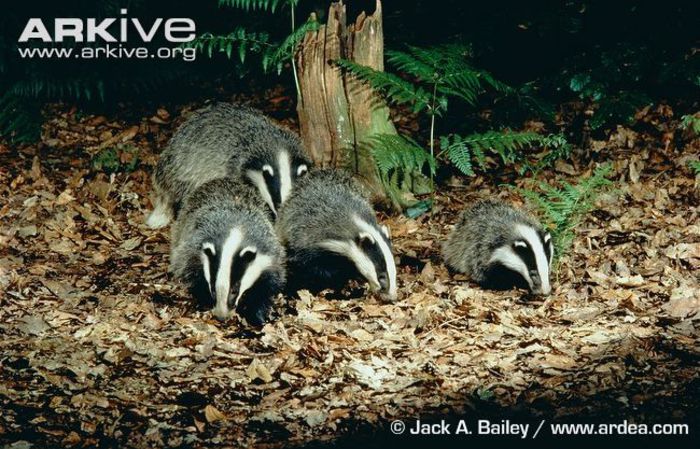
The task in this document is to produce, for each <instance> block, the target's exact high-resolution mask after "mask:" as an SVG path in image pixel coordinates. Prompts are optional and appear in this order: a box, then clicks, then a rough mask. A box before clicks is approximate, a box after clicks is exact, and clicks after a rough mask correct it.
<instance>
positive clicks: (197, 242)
mask: <svg viewBox="0 0 700 449" xmlns="http://www.w3.org/2000/svg"><path fill="white" fill-rule="evenodd" d="M263 207H265V205H264V203H262V200H260V197H259V196H258V195H257V192H256V191H255V190H254V188H252V187H250V186H248V185H245V184H243V183H241V182H240V181H236V180H233V179H230V178H220V179H215V180H212V181H209V182H207V183H206V184H204V185H202V186H200V187H199V188H198V189H197V190H195V191H194V192H193V193H192V194H191V195H190V196H188V197H187V199H186V200H185V203H184V205H183V207H182V210H181V211H180V216H179V217H178V220H177V221H176V222H175V225H174V226H173V229H172V248H171V253H170V263H171V266H170V272H171V273H173V274H174V276H175V278H177V279H180V280H182V281H183V282H185V283H186V284H187V286H188V287H189V289H190V291H191V293H192V294H193V296H195V298H197V299H198V300H199V301H200V302H202V303H203V304H205V305H213V306H214V310H213V313H214V316H216V317H217V318H219V319H221V320H225V319H228V318H229V317H230V316H231V315H232V313H233V312H234V311H236V312H238V314H239V315H240V316H243V317H244V318H245V319H246V321H248V323H250V324H253V325H261V324H262V323H264V322H265V321H266V318H267V314H268V310H269V308H270V306H271V305H272V301H273V298H274V296H275V295H276V294H277V293H279V292H280V291H281V290H282V288H283V287H284V283H285V269H284V249H283V247H282V245H281V244H280V243H279V241H278V239H277V236H276V235H275V232H274V228H273V227H272V224H271V223H270V221H269V220H268V218H267V215H266V212H265V210H264V209H263Z"/></svg>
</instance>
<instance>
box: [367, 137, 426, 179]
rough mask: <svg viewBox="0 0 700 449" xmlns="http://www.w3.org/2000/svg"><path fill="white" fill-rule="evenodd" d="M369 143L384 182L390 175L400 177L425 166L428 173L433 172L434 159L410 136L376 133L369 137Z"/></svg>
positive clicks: (420, 169) (421, 169)
mask: <svg viewBox="0 0 700 449" xmlns="http://www.w3.org/2000/svg"><path fill="white" fill-rule="evenodd" d="M369 143H370V146H371V148H372V156H373V157H374V160H375V161H376V163H377V169H378V170H379V174H380V175H381V178H382V180H384V181H385V182H388V180H389V179H390V178H391V177H392V176H396V177H397V178H399V179H401V178H402V177H403V176H404V175H405V174H407V173H410V172H414V171H417V172H421V171H423V170H424V169H425V168H427V169H428V171H429V172H430V174H432V175H434V174H435V170H436V164H435V159H434V158H433V157H432V156H430V154H429V153H428V152H426V151H425V150H424V149H423V148H421V146H420V145H418V144H417V143H416V141H414V140H413V139H411V138H410V137H406V136H400V135H398V134H377V135H374V136H372V137H371V139H370V142H369Z"/></svg>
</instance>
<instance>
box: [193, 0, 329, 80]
mask: <svg viewBox="0 0 700 449" xmlns="http://www.w3.org/2000/svg"><path fill="white" fill-rule="evenodd" d="M297 4H298V0H219V6H228V7H232V8H238V9H243V10H245V11H263V12H270V13H274V12H275V11H276V10H277V8H278V7H279V6H280V5H281V6H287V7H289V8H290V10H291V14H292V15H293V14H294V8H295V7H296V6H297ZM292 23H293V22H292ZM318 28H319V24H318V22H317V21H316V20H315V18H314V17H313V16H312V17H310V18H309V20H307V21H306V22H305V23H304V24H302V25H301V26H300V27H298V28H296V29H293V30H292V31H291V33H290V34H288V35H287V36H286V37H285V38H284V39H283V40H282V41H281V42H275V41H273V40H272V39H271V38H270V34H269V33H267V32H264V31H259V32H256V31H249V30H248V29H246V28H244V27H240V26H239V27H236V28H235V29H234V30H233V31H232V32H230V33H228V34H226V35H214V34H212V33H204V34H202V35H201V36H198V37H197V38H196V39H195V40H193V41H191V42H187V43H185V44H184V45H183V46H184V47H194V48H196V49H198V50H199V51H201V52H202V53H205V54H207V55H208V56H209V57H210V58H211V57H212V56H213V55H214V53H215V52H217V53H224V54H225V55H226V57H227V58H228V59H231V57H232V55H233V52H234V50H235V51H236V54H237V55H238V59H239V60H240V62H241V63H244V62H245V59H246V56H247V55H248V54H249V53H254V54H259V55H261V61H262V66H263V70H264V71H265V72H268V71H269V70H270V69H272V68H274V69H275V70H276V71H277V74H278V75H279V74H280V73H281V72H282V69H283V67H284V61H285V60H291V59H292V58H293V57H294V54H295V52H296V49H297V46H298V45H299V43H300V42H301V40H302V39H303V38H304V36H305V35H306V33H307V32H309V31H315V30H318Z"/></svg>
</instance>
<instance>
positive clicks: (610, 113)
mask: <svg viewBox="0 0 700 449" xmlns="http://www.w3.org/2000/svg"><path fill="white" fill-rule="evenodd" d="M654 66H655V62H654V61H653V60H652V58H650V57H649V55H648V54H645V52H644V49H643V48H642V49H640V48H632V47H630V46H626V45H623V44H620V45H618V47H616V48H614V49H612V50H608V51H604V52H601V53H600V57H599V60H598V61H597V63H595V64H594V65H592V66H590V65H589V66H588V67H586V68H585V69H583V71H579V72H577V73H575V74H574V75H572V76H571V77H570V78H569V88H570V89H571V90H572V91H573V92H575V93H577V94H578V96H579V98H581V99H585V100H591V101H593V102H594V103H595V104H597V106H598V107H597V109H596V110H595V112H594V114H593V117H592V118H591V120H590V126H591V128H592V129H594V130H595V129H599V128H602V127H604V126H610V125H614V124H618V123H624V124H627V125H632V124H633V123H634V121H635V119H634V114H635V112H636V111H637V110H639V109H641V108H643V107H644V106H647V105H650V104H651V103H652V100H651V98H649V96H647V95H646V94H645V93H644V91H643V88H644V86H643V85H642V84H641V83H640V81H642V80H644V79H645V78H647V77H648V76H649V75H648V72H649V71H650V70H651V69H652V67H654Z"/></svg>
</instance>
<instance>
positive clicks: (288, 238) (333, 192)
mask: <svg viewBox="0 0 700 449" xmlns="http://www.w3.org/2000/svg"><path fill="white" fill-rule="evenodd" d="M353 215H357V216H359V217H360V218H362V219H364V220H365V221H367V222H368V223H376V217H375V215H374V211H373V209H372V207H371V205H370V203H369V201H368V200H367V196H366V192H365V191H364V190H363V189H362V187H361V186H360V184H359V183H358V182H357V181H355V180H354V179H353V178H352V177H351V176H350V175H349V174H347V173H345V172H343V171H338V170H316V171H312V172H311V173H309V175H308V176H306V177H305V178H302V179H301V180H300V181H299V182H298V183H297V185H296V187H295V190H294V192H293V193H292V194H291V196H290V197H289V199H287V202H286V203H285V204H284V205H283V206H282V208H281V209H280V213H279V216H278V219H277V224H276V227H277V233H278V235H279V236H280V240H281V241H282V244H284V245H287V246H288V247H289V248H291V249H305V248H310V247H313V246H314V245H315V244H317V243H318V242H321V241H324V240H330V239H337V240H347V239H353V238H354V237H355V236H356V234H357V232H356V230H355V229H354V227H352V226H350V224H351V223H352V217H353Z"/></svg>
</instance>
